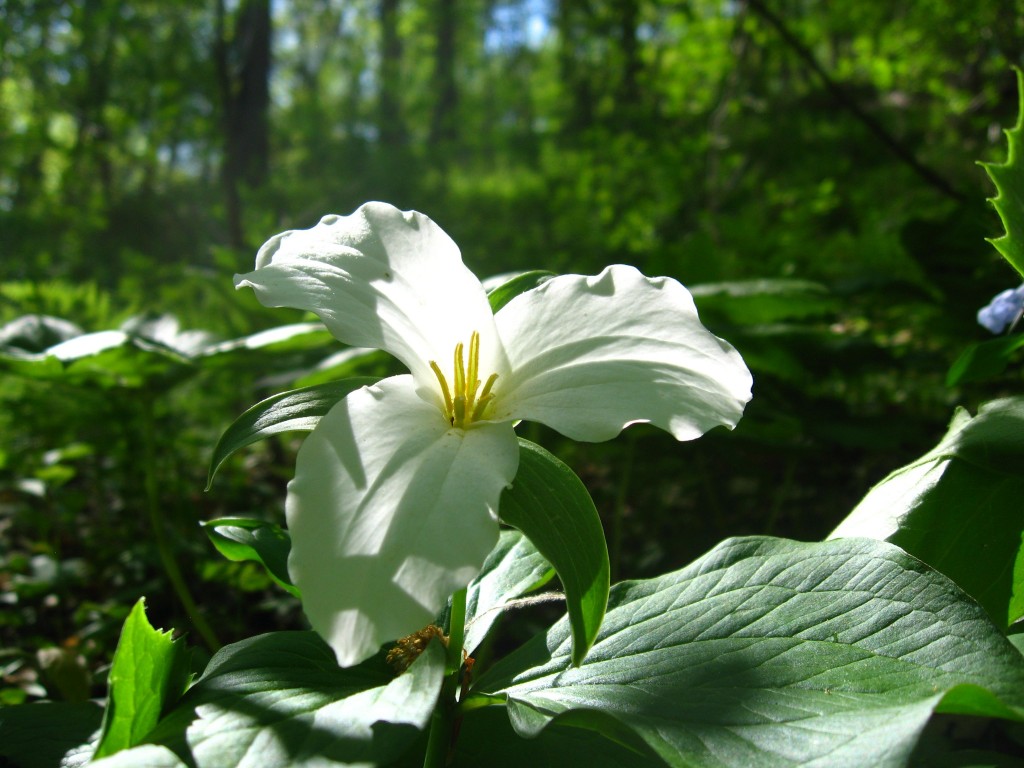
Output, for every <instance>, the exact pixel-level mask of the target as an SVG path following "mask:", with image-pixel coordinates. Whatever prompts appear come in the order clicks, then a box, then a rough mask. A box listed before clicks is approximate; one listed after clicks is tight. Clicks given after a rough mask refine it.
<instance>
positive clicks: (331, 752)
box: [151, 632, 445, 768]
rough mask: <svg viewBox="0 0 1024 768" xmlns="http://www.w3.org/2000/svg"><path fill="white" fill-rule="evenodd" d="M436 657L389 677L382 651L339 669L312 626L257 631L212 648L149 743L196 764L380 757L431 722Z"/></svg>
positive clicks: (437, 683) (439, 662)
mask: <svg viewBox="0 0 1024 768" xmlns="http://www.w3.org/2000/svg"><path fill="white" fill-rule="evenodd" d="M444 655H445V654H444V647H443V646H442V645H441V644H440V643H439V642H432V643H430V644H428V646H427V648H426V650H425V651H424V652H423V654H422V655H421V656H420V657H419V659H417V660H416V662H415V663H414V664H413V665H412V666H411V667H410V668H409V670H408V671H407V672H405V673H403V674H401V675H399V676H398V677H395V676H394V674H393V672H392V671H391V669H390V668H389V667H388V666H387V664H386V663H385V662H384V658H383V654H378V655H377V656H375V657H374V658H372V659H370V660H368V661H366V662H364V663H363V664H360V665H358V666H356V667H350V668H348V669H341V668H340V667H338V664H337V662H336V661H335V658H334V653H333V652H332V651H331V649H330V648H329V647H328V646H327V644H326V643H324V642H323V640H321V639H320V638H319V637H318V636H317V635H316V634H314V633H312V632H275V633H272V634H268V635H260V636H258V637H254V638H250V639H248V640H243V641H242V642H240V643H235V644H233V645H229V646H226V647H225V648H222V649H221V650H220V651H218V652H217V654H216V655H214V657H213V659H211V661H210V664H209V666H208V667H207V669H206V672H205V673H204V674H203V676H202V678H200V679H199V680H198V681H197V682H196V684H195V685H193V686H192V687H191V688H190V689H189V691H188V693H186V694H185V696H184V697H183V698H182V699H181V701H180V703H179V706H178V707H177V709H175V710H174V712H172V713H171V714H170V715H169V716H168V717H167V718H165V719H164V720H163V721H162V722H161V724H160V726H159V727H158V729H157V731H156V732H155V733H154V734H153V735H152V738H151V741H153V742H154V743H157V744H162V745H164V746H167V747H169V748H170V749H172V750H173V751H174V752H175V753H176V754H177V755H178V756H179V757H181V758H182V759H183V760H185V761H186V762H187V763H188V764H189V765H190V766H193V767H194V768H220V767H221V766H235V765H248V764H252V765H257V764H258V765H259V766H260V768H287V767H290V766H298V765H304V764H310V765H332V764H334V763H342V764H349V763H358V764H359V765H387V764H388V763H390V762H392V761H393V760H395V759H397V757H398V756H400V755H401V754H402V752H403V751H404V750H405V749H406V748H408V747H409V745H410V744H412V743H413V742H414V741H415V740H416V739H417V738H418V736H419V734H420V731H421V730H422V729H423V728H424V727H425V726H426V724H427V723H428V722H429V720H430V717H431V714H432V713H433V711H434V705H435V704H436V703H437V697H438V693H439V691H440V689H441V679H442V676H443V674H444V663H445V662H444ZM256 756H258V758H257V757H256ZM253 760H256V761H257V762H251V761H253ZM331 761H334V763H332V762H331Z"/></svg>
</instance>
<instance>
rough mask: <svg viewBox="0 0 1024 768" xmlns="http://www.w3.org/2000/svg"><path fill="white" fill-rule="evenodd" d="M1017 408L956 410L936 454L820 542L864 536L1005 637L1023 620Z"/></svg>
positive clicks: (1023, 525) (1021, 444)
mask: <svg viewBox="0 0 1024 768" xmlns="http://www.w3.org/2000/svg"><path fill="white" fill-rule="evenodd" d="M1021 466H1024V398H1008V399H1005V400H996V401H994V402H991V403H986V404H985V405H983V406H982V407H981V409H980V410H979V412H978V415H977V416H975V417H973V418H972V417H971V416H970V414H969V413H967V411H965V410H963V409H959V410H957V412H956V414H955V415H954V417H953V420H952V422H951V423H950V426H949V430H948V431H947V432H946V435H945V436H944V437H943V438H942V440H941V441H940V442H939V444H938V445H937V446H936V447H935V448H934V449H932V450H931V451H929V452H928V453H926V454H925V455H924V456H922V457H921V458H920V459H917V460H916V461H913V462H911V463H910V464H908V465H907V466H905V467H902V468H901V469H898V470H896V471H895V472H893V473H891V474H890V475H889V476H888V477H886V478H885V479H884V480H882V482H880V483H879V484H878V485H876V486H875V487H874V488H872V489H871V491H870V492H869V493H868V495H867V496H866V497H865V498H864V499H863V500H862V501H861V502H860V504H858V505H857V507H856V508H855V509H854V510H853V511H852V512H851V513H850V515H849V516H848V517H847V518H846V519H845V520H844V521H843V522H842V523H840V525H839V527H837V528H836V529H835V531H833V532H832V533H831V534H830V536H829V538H839V537H842V536H869V537H871V538H875V539H884V540H885V541H889V542H892V543H893V544H896V545H897V546H899V547H901V548H903V549H904V550H906V551H907V552H909V553H910V554H912V555H914V556H915V557H917V558H919V559H921V560H923V561H924V562H926V563H928V564H929V565H931V566H932V567H933V568H936V569H938V570H939V571H942V572H943V573H944V574H946V575H947V576H949V577H950V578H951V579H953V580H954V581H955V582H956V583H957V584H959V585H960V587H961V588H963V589H964V590H966V591H967V592H968V593H970V594H971V596H973V597H974V599H975V600H977V601H978V602H979V603H981V605H982V606H983V607H984V608H985V609H986V610H987V611H988V612H989V615H990V616H991V617H992V620H993V621H995V622H996V623H997V624H999V625H1000V626H1002V627H1007V626H1009V625H1010V624H1012V623H1013V622H1014V621H1016V620H1017V619H1019V618H1021V617H1022V616H1024V554H1022V553H1024V545H1022V537H1024V514H1022V512H1021V503H1020V500H1021V498H1024V475H1022V474H1021V471H1020V468H1021Z"/></svg>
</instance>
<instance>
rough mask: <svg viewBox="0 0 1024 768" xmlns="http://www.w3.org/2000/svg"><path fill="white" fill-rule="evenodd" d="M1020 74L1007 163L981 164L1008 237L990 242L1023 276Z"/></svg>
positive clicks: (1023, 82) (1023, 81)
mask: <svg viewBox="0 0 1024 768" xmlns="http://www.w3.org/2000/svg"><path fill="white" fill-rule="evenodd" d="M1014 71H1015V72H1016V73H1017V100H1018V104H1019V111H1018V115H1017V123H1016V125H1014V126H1013V128H1010V129H1009V130H1007V131H1006V141H1007V144H1008V146H1009V153H1008V156H1007V158H1006V162H1004V163H981V166H982V167H983V168H984V169H985V171H986V172H987V173H988V175H989V178H991V179H992V181H993V183H994V184H995V185H996V192H997V193H996V196H995V197H994V198H990V202H991V203H992V205H993V206H995V209H996V212H997V213H998V214H999V218H1000V219H1002V221H1003V227H1004V228H1005V230H1006V233H1005V234H1003V235H1002V236H1001V237H997V238H992V239H990V240H989V242H990V243H992V245H994V246H995V247H996V249H997V250H998V251H999V252H1000V253H1001V254H1003V257H1004V258H1005V259H1006V260H1007V261H1008V262H1010V264H1011V265H1012V266H1013V268H1014V269H1016V270H1017V271H1018V272H1019V273H1020V274H1021V275H1024V72H1022V71H1021V70H1020V69H1017V68H1016V67H1015V68H1014Z"/></svg>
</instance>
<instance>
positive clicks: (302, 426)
mask: <svg viewBox="0 0 1024 768" xmlns="http://www.w3.org/2000/svg"><path fill="white" fill-rule="evenodd" d="M376 381H377V379H375V378H368V377H363V376H361V377H358V378H352V379H344V380H342V381H332V382H328V383H327V384H317V385H316V386H312V387H304V388H302V389H293V390H291V391H290V392H280V393H278V394H276V395H273V396H271V397H268V398H267V399H266V400H261V401H260V402H258V403H256V405H254V406H253V407H252V408H250V409H249V410H247V411H246V412H245V413H243V414H242V415H241V416H239V417H238V418H237V419H235V420H234V422H232V424H231V426H229V427H228V428H227V429H226V430H225V431H224V434H222V435H221V436H220V440H218V441H217V445H216V446H214V449H213V456H212V457H211V458H210V474H209V477H208V478H207V481H206V487H207V490H209V488H210V484H211V483H213V478H214V475H216V474H217V470H218V469H220V468H221V466H222V465H223V464H224V462H225V461H227V460H228V458H229V457H230V456H231V454H233V453H234V452H235V451H237V450H239V449H240V448H244V447H245V446H247V445H251V444H252V443H255V442H258V441H259V440H265V439H266V438H268V437H270V436H271V435H276V434H279V433H281V432H308V431H310V430H311V429H313V427H315V426H316V425H317V422H319V421H320V419H321V417H322V416H323V415H324V414H325V413H327V412H328V411H329V410H331V408H333V407H334V406H335V405H336V404H337V403H338V402H339V401H341V400H342V399H343V398H344V397H345V395H347V394H349V393H350V392H354V391H355V390H357V389H360V388H361V387H365V386H367V385H368V384H373V383H374V382H376Z"/></svg>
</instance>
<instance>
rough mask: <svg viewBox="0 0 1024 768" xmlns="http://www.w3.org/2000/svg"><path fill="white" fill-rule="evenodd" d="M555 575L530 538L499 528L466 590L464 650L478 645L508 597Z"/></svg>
mask: <svg viewBox="0 0 1024 768" xmlns="http://www.w3.org/2000/svg"><path fill="white" fill-rule="evenodd" d="M554 575H555V571H554V569H553V568H552V567H551V564H550V563H548V561H547V560H545V559H544V556H543V555H541V554H540V552H538V551H537V548H536V547H535V546H534V545H533V544H532V543H531V542H530V540H529V539H527V538H526V537H525V536H523V534H521V533H520V532H519V531H508V530H506V531H502V532H501V536H500V537H499V539H498V543H497V545H496V546H495V547H494V549H493V550H491V554H489V555H488V556H487V560H486V561H484V566H483V568H482V569H481V571H480V575H479V576H477V577H476V578H475V579H473V581H472V582H471V583H470V585H469V590H468V592H467V594H466V638H465V642H464V645H463V647H464V648H465V649H466V653H473V651H474V649H475V648H476V647H477V646H478V645H480V643H481V642H482V641H483V639H484V636H485V635H486V634H487V632H488V630H490V628H491V626H492V625H493V624H494V622H495V621H497V620H498V617H499V616H501V611H502V609H503V607H504V606H505V605H507V604H508V602H509V601H510V600H514V599H515V598H518V597H521V596H522V595H525V594H526V593H527V592H532V591H533V590H535V589H537V588H538V587H541V586H543V585H544V584H546V583H547V582H548V581H550V579H551V577H552V576H554Z"/></svg>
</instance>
